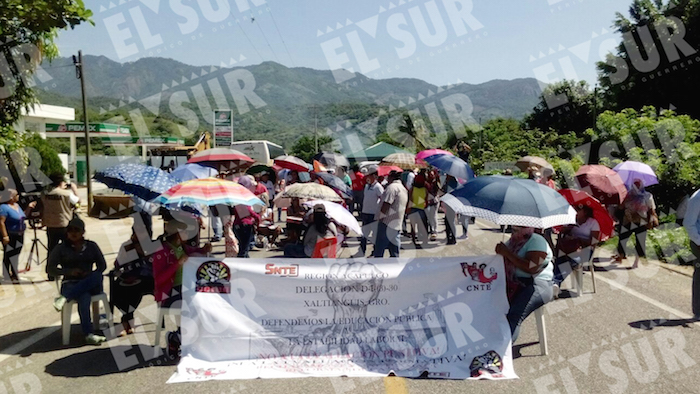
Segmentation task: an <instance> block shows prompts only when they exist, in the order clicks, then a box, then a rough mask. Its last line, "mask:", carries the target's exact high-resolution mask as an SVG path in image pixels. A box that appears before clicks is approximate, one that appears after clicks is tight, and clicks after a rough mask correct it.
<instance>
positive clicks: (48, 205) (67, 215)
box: [41, 173, 80, 280]
mask: <svg viewBox="0 0 700 394" xmlns="http://www.w3.org/2000/svg"><path fill="white" fill-rule="evenodd" d="M49 179H51V185H50V186H49V188H48V189H47V190H46V191H45V192H44V193H42V195H41V220H42V223H43V224H44V226H46V237H47V239H48V249H49V256H50V255H51V251H52V250H54V248H55V247H56V245H58V244H59V242H62V241H65V239H66V227H68V223H69V222H70V221H71V219H73V210H74V209H75V208H76V207H77V205H78V203H79V202H80V198H78V196H77V195H76V193H75V190H74V188H73V187H68V186H67V185H66V182H65V180H64V179H63V174H60V173H55V174H52V175H51V176H49ZM71 186H72V185H71ZM46 274H47V275H48V278H49V280H53V279H54V278H53V277H52V276H51V275H50V274H49V272H48V264H47V271H46Z"/></svg>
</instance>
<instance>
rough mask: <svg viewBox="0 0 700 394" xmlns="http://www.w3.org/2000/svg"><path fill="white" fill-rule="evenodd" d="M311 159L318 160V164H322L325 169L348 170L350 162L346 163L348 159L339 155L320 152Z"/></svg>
mask: <svg viewBox="0 0 700 394" xmlns="http://www.w3.org/2000/svg"><path fill="white" fill-rule="evenodd" d="M313 159H314V160H318V162H319V163H321V164H323V165H324V166H326V167H327V168H328V167H330V168H336V167H345V168H350V162H349V161H348V159H347V158H345V156H343V155H341V154H339V153H332V152H321V153H318V154H317V155H316V156H314V158H313Z"/></svg>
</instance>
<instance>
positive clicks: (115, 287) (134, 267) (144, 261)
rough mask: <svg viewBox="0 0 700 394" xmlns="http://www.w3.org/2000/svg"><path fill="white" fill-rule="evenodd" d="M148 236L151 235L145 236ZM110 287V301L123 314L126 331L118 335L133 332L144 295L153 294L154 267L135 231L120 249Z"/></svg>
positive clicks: (123, 324)
mask: <svg viewBox="0 0 700 394" xmlns="http://www.w3.org/2000/svg"><path fill="white" fill-rule="evenodd" d="M145 236H146V237H148V234H145ZM111 276H112V277H113V278H114V281H113V282H112V284H111V286H110V300H111V301H112V304H113V305H114V306H116V307H117V308H118V309H119V310H120V311H121V312H122V326H123V327H124V329H123V331H122V332H120V333H119V335H118V336H120V337H121V336H125V335H129V334H133V333H134V328H133V320H134V311H135V310H136V308H138V306H139V304H141V300H142V299H143V296H144V295H147V294H153V289H154V287H155V284H154V282H153V265H152V264H151V262H150V261H149V259H148V256H147V255H146V253H145V252H144V250H143V247H142V246H141V243H140V242H139V237H138V236H137V233H136V232H133V233H132V234H131V238H130V239H129V240H128V241H126V242H124V244H123V245H122V246H121V247H120V248H119V253H118V254H117V260H116V261H115V262H114V270H113V271H112V272H111Z"/></svg>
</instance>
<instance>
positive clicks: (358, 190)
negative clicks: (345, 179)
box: [350, 164, 365, 214]
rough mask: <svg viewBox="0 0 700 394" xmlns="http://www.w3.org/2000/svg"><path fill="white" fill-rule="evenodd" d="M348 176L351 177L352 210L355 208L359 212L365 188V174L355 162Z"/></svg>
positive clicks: (360, 211)
mask: <svg viewBox="0 0 700 394" xmlns="http://www.w3.org/2000/svg"><path fill="white" fill-rule="evenodd" d="M350 178H351V179H352V197H353V211H355V210H356V211H357V212H358V213H359V214H361V213H362V198H363V196H364V190H365V174H364V173H363V172H361V171H360V167H359V166H358V165H357V164H355V165H354V166H353V167H352V174H351V176H350Z"/></svg>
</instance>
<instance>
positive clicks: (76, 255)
mask: <svg viewBox="0 0 700 394" xmlns="http://www.w3.org/2000/svg"><path fill="white" fill-rule="evenodd" d="M84 235H85V223H84V222H83V221H82V220H81V219H80V218H79V217H77V216H76V217H74V218H73V219H72V220H71V221H70V222H69V223H68V226H67V228H66V240H65V242H63V243H61V244H60V245H58V246H57V247H56V248H55V249H54V250H53V252H52V253H51V254H50V255H49V260H48V262H47V269H48V272H49V275H51V276H53V277H58V276H63V282H62V284H61V295H60V296H59V297H57V298H56V299H55V300H54V302H53V306H54V308H55V309H56V310H57V311H59V312H60V311H61V310H63V307H64V306H65V304H66V302H68V301H75V302H76V303H77V304H78V314H79V315H80V327H81V329H82V330H83V334H84V335H85V341H86V342H87V343H88V344H91V345H99V344H100V343H102V342H104V341H105V340H106V339H105V337H103V336H101V335H96V334H94V333H93V332H92V320H91V319H90V304H91V298H92V296H93V295H97V294H100V293H102V273H103V272H104V271H105V270H106V269H107V263H106V262H105V258H104V255H103V254H102V251H101V250H100V247H99V246H97V244H96V243H95V242H93V241H89V240H86V239H85V238H84Z"/></svg>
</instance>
